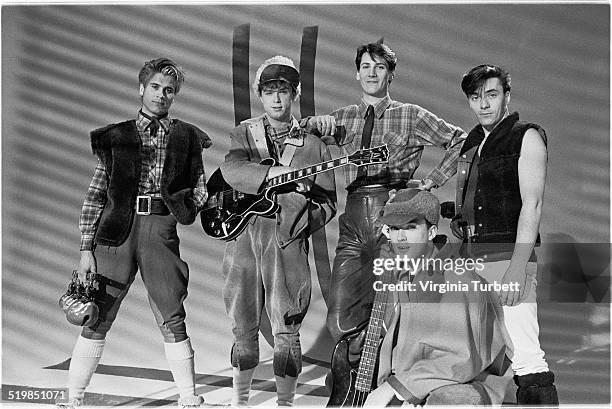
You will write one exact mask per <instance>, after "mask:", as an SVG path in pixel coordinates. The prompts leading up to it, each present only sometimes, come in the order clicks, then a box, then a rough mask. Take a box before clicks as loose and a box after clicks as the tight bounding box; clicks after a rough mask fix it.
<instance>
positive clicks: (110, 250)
mask: <svg viewBox="0 0 612 409" xmlns="http://www.w3.org/2000/svg"><path fill="white" fill-rule="evenodd" d="M94 256H95V258H96V264H97V272H98V273H99V274H101V275H102V278H101V283H100V291H98V293H97V297H96V303H97V304H98V306H99V307H100V318H99V320H98V322H96V323H95V324H94V325H92V326H91V327H83V331H82V333H81V335H82V336H83V337H85V338H91V339H103V338H105V336H106V333H107V332H108V330H109V329H110V327H111V325H112V323H113V321H114V320H115V318H116V316H117V312H118V311H119V307H120V306H121V302H122V301H123V299H124V298H125V296H126V295H127V293H128V290H129V288H130V285H131V284H132V283H133V282H134V278H135V277H136V273H137V271H138V270H140V275H141V276H142V281H143V282H144V285H145V288H146V289H147V294H148V298H149V304H150V305H151V309H152V310H153V315H154V316H155V320H156V322H157V324H158V326H159V328H160V330H161V332H162V335H163V336H164V341H165V342H181V341H184V340H185V339H187V331H186V328H185V309H184V308H183V301H184V300H185V297H187V283H188V280H189V268H188V266H187V264H186V263H185V262H184V261H183V260H181V257H180V253H179V237H178V234H177V232H176V219H175V218H174V216H172V215H166V216H161V215H148V216H143V215H136V216H134V220H133V223H132V229H131V230H130V234H129V236H128V238H127V240H126V241H125V242H124V243H123V244H122V245H120V246H118V247H110V246H97V247H96V249H95V251H94Z"/></svg>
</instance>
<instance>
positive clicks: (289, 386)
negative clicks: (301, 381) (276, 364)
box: [275, 375, 298, 406]
mask: <svg viewBox="0 0 612 409" xmlns="http://www.w3.org/2000/svg"><path fill="white" fill-rule="evenodd" d="M275 377H276V397H277V400H276V406H293V397H294V396H295V390H296V388H297V379H298V378H297V376H296V377H293V376H288V375H285V377H284V378H282V377H280V376H278V375H275Z"/></svg>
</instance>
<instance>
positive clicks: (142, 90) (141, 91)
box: [138, 84, 144, 97]
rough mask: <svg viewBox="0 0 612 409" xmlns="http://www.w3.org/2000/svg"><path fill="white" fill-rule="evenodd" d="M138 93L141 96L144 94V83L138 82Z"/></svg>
mask: <svg viewBox="0 0 612 409" xmlns="http://www.w3.org/2000/svg"><path fill="white" fill-rule="evenodd" d="M138 95H140V96H141V97H142V96H143V95H144V85H143V84H140V90H139V91H138Z"/></svg>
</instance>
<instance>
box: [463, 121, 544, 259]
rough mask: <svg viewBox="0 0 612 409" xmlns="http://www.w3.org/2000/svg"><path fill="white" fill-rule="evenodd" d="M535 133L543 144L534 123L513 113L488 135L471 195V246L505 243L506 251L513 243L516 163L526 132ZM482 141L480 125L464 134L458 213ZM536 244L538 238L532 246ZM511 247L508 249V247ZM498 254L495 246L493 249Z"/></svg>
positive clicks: (518, 202)
mask: <svg viewBox="0 0 612 409" xmlns="http://www.w3.org/2000/svg"><path fill="white" fill-rule="evenodd" d="M530 128H534V129H535V130H537V131H538V132H539V133H540V135H541V136H542V139H543V140H544V143H546V133H545V131H544V129H543V128H542V127H541V126H539V125H537V124H534V123H527V122H521V121H519V115H518V113H516V112H515V113H513V114H511V115H509V116H508V117H506V118H505V119H504V120H503V121H501V122H500V123H499V124H498V125H497V127H496V128H495V129H493V131H492V132H491V133H490V134H489V137H488V138H487V141H486V143H485V145H484V146H483V148H482V151H481V154H480V163H479V165H478V180H477V184H476V192H475V194H474V222H475V224H474V227H475V233H476V236H475V237H474V239H473V241H474V242H475V243H483V244H484V243H508V244H509V246H508V247H509V249H510V251H511V250H512V248H513V247H514V243H515V241H516V231H517V227H518V219H519V215H520V212H521V207H522V200H521V193H520V189H519V176H518V160H519V157H520V155H521V145H522V142H523V137H524V135H525V132H527V130H528V129H530ZM483 139H484V132H483V130H482V127H481V126H480V125H478V126H476V127H475V128H474V129H472V131H470V133H469V134H468V136H467V138H466V140H465V142H464V144H463V147H462V148H461V152H460V154H459V158H460V159H459V161H460V163H459V167H458V180H457V182H458V183H457V189H458V190H457V203H458V204H459V205H458V212H459V213H460V212H464V209H462V207H463V206H462V205H463V201H464V199H465V190H466V187H467V181H468V177H467V176H468V175H469V171H470V165H471V162H472V159H473V157H474V155H475V153H476V150H477V149H478V145H480V143H481V142H482V140H483ZM539 242H540V236H539V235H538V238H537V241H536V243H539ZM510 245H511V246H510ZM494 247H495V248H496V249H498V250H501V249H500V248H499V246H494Z"/></svg>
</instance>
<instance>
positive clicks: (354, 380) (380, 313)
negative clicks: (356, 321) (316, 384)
mask: <svg viewBox="0 0 612 409" xmlns="http://www.w3.org/2000/svg"><path fill="white" fill-rule="evenodd" d="M392 274H393V273H392V272H391V271H389V270H385V272H384V273H383V282H384V283H389V282H390V281H391V276H392ZM387 298H388V292H387V291H386V290H385V291H376V292H375V295H374V304H373V305H372V312H371V314H370V321H369V322H368V326H367V328H366V329H364V330H361V331H360V332H357V333H354V334H349V335H347V336H345V337H344V338H342V339H341V340H340V341H338V343H337V344H336V347H335V348H334V352H333V354H332V359H331V383H332V388H331V395H330V397H329V401H328V402H327V406H328V407H334V406H343V407H361V406H363V404H364V403H365V401H366V399H367V397H368V395H369V393H370V392H371V391H372V389H373V388H374V387H375V386H376V383H375V379H374V377H375V375H376V373H377V370H378V366H377V361H378V352H379V348H380V341H381V336H380V335H381V332H382V326H383V321H384V318H385V305H386V304H387ZM363 331H366V335H365V340H364V341H363V349H362V351H361V357H360V359H359V367H358V369H357V370H355V367H353V365H351V362H350V359H349V343H350V342H351V340H352V339H354V338H359V337H361V336H362V335H363ZM356 341H357V340H356ZM353 342H355V341H353Z"/></svg>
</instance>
